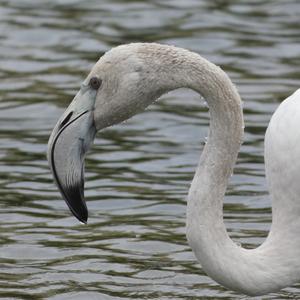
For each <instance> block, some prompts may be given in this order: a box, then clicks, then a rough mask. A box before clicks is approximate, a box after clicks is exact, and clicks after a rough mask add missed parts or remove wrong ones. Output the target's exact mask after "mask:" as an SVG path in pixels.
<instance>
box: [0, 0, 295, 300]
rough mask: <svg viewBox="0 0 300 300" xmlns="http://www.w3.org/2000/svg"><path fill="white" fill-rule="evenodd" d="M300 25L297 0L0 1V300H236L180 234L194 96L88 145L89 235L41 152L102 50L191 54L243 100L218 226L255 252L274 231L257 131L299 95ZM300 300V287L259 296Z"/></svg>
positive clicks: (177, 97) (201, 121)
mask: <svg viewBox="0 0 300 300" xmlns="http://www.w3.org/2000/svg"><path fill="white" fill-rule="evenodd" d="M299 15H300V2H299V1H296V0H288V1H279V0H277V1H263V0H242V1H230V0H228V1H225V0H223V1H221V0H220V1H199V0H197V1H196V0H187V1H179V0H177V1H175V0H172V1H171V0H169V1H167V0H166V1H155V0H152V1H125V0H110V1H106V0H105V1H79V0H78V1H76V0H55V1H50V0H49V1H33V0H31V1H29V0H27V1H21V0H19V1H16V0H12V1H3V0H0V298H1V299H51V300H54V299H55V300H58V299H59V300H60V299H103V300H110V299H122V300H123V299H157V300H166V299H172V300H179V299H189V300H192V299H193V300H194V299H241V298H242V297H243V296H242V295H240V294H237V293H234V292H231V291H228V290H226V289H225V288H223V287H221V286H220V285H218V284H216V283H215V282H214V281H213V280H211V279H210V278H209V277H207V276H206V274H205V273H204V272H203V271H202V270H201V266H200V265H199V264H198V263H197V262H196V260H195V258H194V255H193V253H192V252H191V249H190V247H189V246H188V245H187V242H186V238H185V206H186V203H185V202H186V195H187V191H188V188H189V184H190V181H191V179H192V176H193V172H194V169H195V167H196V164H197V161H198V157H199V155H200V151H201V149H202V147H203V145H204V141H205V136H206V135H207V131H208V122H209V119H208V113H207V108H206V106H205V103H204V101H203V99H200V97H199V96H198V95H196V94H195V93H193V92H191V91H188V90H178V91H175V92H173V93H171V94H168V95H166V96H164V97H163V99H162V100H161V101H160V102H158V103H156V104H155V105H152V106H151V107H150V108H149V109H148V110H147V111H146V112H144V113H143V114H140V115H138V116H135V117H134V118H133V119H131V120H130V121H128V122H127V123H126V124H122V125H120V126H115V127H113V128H110V129H107V130H105V131H103V132H102V133H101V134H99V135H98V136H97V139H96V141H95V145H94V147H93V148H92V150H91V152H90V154H89V155H88V157H87V161H86V197H87V204H88V208H89V214H90V218H89V224H88V225H86V226H83V225H80V224H79V223H78V222H77V221H76V220H75V219H74V218H73V217H72V216H71V215H70V212H69V210H68V209H67V207H66V204H65V203H64V201H63V200H62V199H61V196H60V194H59V192H58V191H57V188H56V187H55V185H54V184H53V180H52V177H51V174H50V171H49V168H48V165H47V161H46V156H45V153H46V144H47V140H48V137H49V135H50V132H51V130H52V128H53V126H54V124H55V123H56V121H57V119H58V118H59V116H60V115H61V114H62V112H63V111H64V108H65V107H66V106H67V105H68V103H69V102H70V101H71V99H72V97H73V96H74V94H75V93H76V91H77V90H78V88H79V86H80V83H81V81H82V80H83V78H85V76H86V74H87V73H88V72H89V69H90V67H91V66H92V65H93V64H94V62H95V61H96V60H97V59H98V58H99V56H101V55H102V54H103V53H104V52H105V51H106V50H108V49H110V48H111V47H113V46H116V45H119V44H122V43H128V42H133V41H155V42H161V43H168V44H174V45H177V46H182V47H185V48H188V49H191V50H193V51H196V52H198V53H200V54H202V55H203V56H205V57H206V58H208V59H210V60H211V61H213V62H214V63H216V64H218V65H221V66H222V68H223V69H224V70H225V71H226V72H227V73H228V74H229V75H230V77H231V78H232V80H233V82H234V83H235V84H236V85H237V87H238V89H239V92H240V94H241V96H242V98H243V100H244V113H245V121H246V129H245V130H246V133H245V143H244V144H243V146H242V149H241V153H240V156H239V159H238V162H237V166H236V169H235V173H234V175H233V176H232V179H231V182H230V185H229V188H228V192H227V196H226V199H225V207H224V216H225V222H226V224H227V228H228V231H229V233H230V236H231V237H232V238H233V239H234V240H235V241H236V242H238V243H241V244H242V245H243V246H245V247H250V248H252V247H255V246H257V245H259V244H260V243H261V242H263V240H264V238H265V237H266V235H267V232H268V230H269V227H270V222H271V208H270V202H269V198H268V192H267V186H266V181H265V178H264V164H263V151H264V150H263V141H264V132H265V129H266V126H267V124H268V122H269V119H270V116H271V114H272V113H273V111H274V110H275V108H276V107H277V105H278V104H279V103H280V101H282V99H284V98H285V97H286V96H288V95H289V94H291V93H292V92H293V91H294V90H296V89H297V88H299V86H300V59H299V58H300V46H299V45H300V34H299V32H300V22H299ZM299 298H300V285H296V286H294V287H290V288H287V289H285V290H283V291H281V292H279V293H274V294H270V295H268V296H266V297H263V298H258V299H299Z"/></svg>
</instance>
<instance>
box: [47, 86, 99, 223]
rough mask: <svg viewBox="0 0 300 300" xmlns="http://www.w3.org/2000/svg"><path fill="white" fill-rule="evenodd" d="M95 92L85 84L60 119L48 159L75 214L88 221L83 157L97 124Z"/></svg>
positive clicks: (57, 182)
mask: <svg viewBox="0 0 300 300" xmlns="http://www.w3.org/2000/svg"><path fill="white" fill-rule="evenodd" d="M95 100H96V92H95V91H94V90H91V89H90V88H89V87H87V86H84V85H83V86H82V87H81V90H80V91H79V92H78V94H77V95H76V96H75V98H74V100H73V101H72V102H71V104H70V106H69V107H68V108H67V110H66V111H65V113H64V114H63V115H62V117H61V118H60V119H59V121H58V122H57V124H56V126H55V128H54V129H53V131H52V134H51V136H50V139H49V142H48V153H47V155H48V161H49V165H50V168H51V171H52V174H53V176H54V180H55V182H56V184H57V186H58V188H59V191H60V193H61V194H62V196H63V198H64V199H65V201H66V203H67V205H68V206H69V208H70V210H71V212H72V213H73V215H74V216H75V217H76V218H77V219H78V220H79V221H81V222H83V223H86V222H87V219H88V211H87V207H86V204H85V200H84V157H85V154H86V152H87V151H88V149H89V148H90V145H91V144H92V142H93V140H94V138H95V134H96V127H95V124H94V105H95Z"/></svg>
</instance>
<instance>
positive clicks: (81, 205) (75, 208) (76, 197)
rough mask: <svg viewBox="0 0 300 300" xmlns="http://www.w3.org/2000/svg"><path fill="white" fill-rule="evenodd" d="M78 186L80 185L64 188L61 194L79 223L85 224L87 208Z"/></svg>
mask: <svg viewBox="0 0 300 300" xmlns="http://www.w3.org/2000/svg"><path fill="white" fill-rule="evenodd" d="M80 186H81V185H77V186H74V187H72V188H66V189H65V190H64V193H63V196H64V198H65V201H66V203H67V204H68V206H69V209H70V210H71V212H72V214H73V215H74V217H76V218H77V219H78V221H80V222H81V223H84V224H87V220H88V210H87V207H86V204H85V201H84V197H83V190H82V188H81V187H80Z"/></svg>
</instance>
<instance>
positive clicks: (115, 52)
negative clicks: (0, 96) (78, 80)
mask: <svg viewBox="0 0 300 300" xmlns="http://www.w3.org/2000/svg"><path fill="white" fill-rule="evenodd" d="M181 87H185V88H190V89H192V90H194V91H196V92H198V93H200V94H201V95H202V96H203V97H204V98H205V99H206V101H207V103H208V106H209V111H210V118H211V119H210V131H209V136H208V140H207V144H206V145H205V147H204V149H203V152H202V154H201V157H200V161H199V163H198V166H197V169H196V173H195V176H194V179H193V181H192V184H191V187H190V191H189V195H188V201H187V226H186V231H187V239H188V242H189V244H190V246H191V248H192V249H193V251H194V253H195V255H196V257H197V259H198V260H199V262H200V263H201V265H202V267H203V269H204V270H205V271H206V272H207V274H208V275H209V276H211V277H212V278H213V279H215V280H216V281H217V282H219V283H220V284H222V285H224V286H226V287H228V288H230V289H232V290H235V291H239V292H241V293H244V294H248V295H262V294H266V293H269V292H272V291H277V290H279V289H281V288H283V287H286V286H288V285H291V284H293V283H296V282H298V281H300V260H299V257H300V235H299V233H300V218H299V216H300V197H299V196H300V184H298V179H300V178H299V175H300V162H299V159H298V158H299V157H300V130H299V128H300V126H299V125H300V91H299V90H298V91H297V92H296V93H294V94H293V95H292V96H290V97H289V98H288V99H286V100H285V101H284V102H283V103H282V104H281V105H280V107H279V109H278V110H277V111H276V113H275V114H274V116H273V117H272V120H271V122H270V125H269V127H268V130H267V133H266V141H265V145H266V147H265V160H266V174H267V180H268V183H269V186H270V191H271V199H272V205H273V207H272V212H273V222H272V227H271V231H270V233H269V235H268V237H267V239H266V240H265V242H264V243H263V244H262V245H261V246H259V247H258V248H256V249H244V248H242V247H240V246H239V245H237V244H235V243H234V242H233V241H232V240H231V239H230V238H229V235H228V233H227V231H226V227H225V225H224V222H223V197H224V194H225V191H226V187H227V184H228V180H229V178H230V175H231V174H232V172H233V167H234V164H235V162H236V158H237V155H238V151H239V149H240V145H241V143H242V138H243V131H244V123H243V114H242V105H241V99H240V96H239V94H238V92H237V90H236V88H235V87H234V85H233V84H232V82H231V80H230V79H229V77H228V76H227V75H226V73H225V72H223V71H222V70H221V68H219V67H217V66H216V65H214V64H212V63H210V62H209V61H207V60H206V59H204V58H202V57H201V56H200V55H198V54H196V53H193V52H190V51H188V50H185V49H181V48H177V47H173V46H167V45H160V44H154V43H145V44H144V43H134V44H129V45H122V46H119V47H116V48H114V49H112V50H110V51H109V52H107V53H106V54H105V55H104V56H103V57H101V58H100V60H99V61H98V62H97V63H96V65H95V66H94V67H93V68H92V70H91V72H90V74H89V75H88V77H87V78H86V79H85V81H84V82H83V84H82V87H81V90H80V91H79V93H78V94H77V95H76V97H75V98H74V100H73V102H72V103H71V104H70V106H69V108H68V109H67V110H66V112H65V113H64V114H63V116H62V117H61V119H60V120H59V121H58V123H57V125H56V127H55V129H54V130H53V132H52V135H51V137H50V140H49V147H48V159H49V162H50V166H51V169H52V171H53V175H54V178H55V181H56V183H57V185H58V187H59V189H60V191H61V193H62V195H63V197H64V198H65V200H66V202H67V204H68V205H69V207H70V209H71V210H72V212H73V214H74V215H75V216H76V217H77V218H78V219H79V220H81V221H83V222H86V221H87V209H86V206H85V202H84V196H83V182H84V181H83V170H84V169H83V160H84V155H85V152H86V151H87V149H88V148H89V144H90V143H91V142H92V140H93V138H94V135H95V132H96V131H99V130H101V129H103V128H106V127H108V126H111V125H113V124H116V123H119V122H121V121H123V120H126V119H128V118H130V117H131V116H133V115H134V114H136V113H138V112H140V111H142V110H143V109H145V108H146V107H147V106H148V105H149V104H151V103H153V102H154V101H155V100H156V99H158V98H159V97H160V96H161V95H162V94H164V93H166V92H168V91H171V90H174V89H177V88H181Z"/></svg>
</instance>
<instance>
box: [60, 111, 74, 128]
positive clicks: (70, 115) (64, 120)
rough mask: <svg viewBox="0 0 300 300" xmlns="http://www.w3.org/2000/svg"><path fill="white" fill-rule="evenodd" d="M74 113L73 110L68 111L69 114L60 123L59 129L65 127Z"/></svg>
mask: <svg viewBox="0 0 300 300" xmlns="http://www.w3.org/2000/svg"><path fill="white" fill-rule="evenodd" d="M72 115H73V112H72V111H71V112H69V113H68V115H67V116H66V117H65V118H64V119H63V120H62V121H61V123H60V125H59V129H61V128H62V127H64V126H65V125H66V124H67V123H68V122H69V121H70V119H71V117H72Z"/></svg>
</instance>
